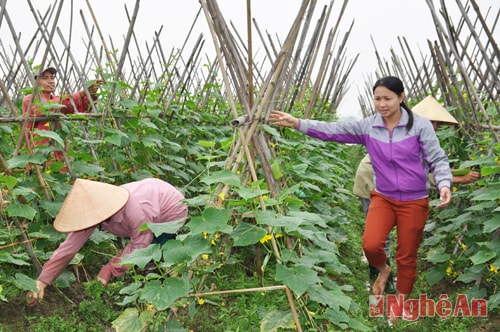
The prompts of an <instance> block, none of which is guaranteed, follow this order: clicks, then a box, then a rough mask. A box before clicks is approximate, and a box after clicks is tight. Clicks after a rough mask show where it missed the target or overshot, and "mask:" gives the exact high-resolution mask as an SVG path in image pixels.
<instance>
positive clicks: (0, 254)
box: [0, 251, 31, 266]
mask: <svg viewBox="0 0 500 332" xmlns="http://www.w3.org/2000/svg"><path fill="white" fill-rule="evenodd" d="M0 262H4V263H10V264H14V265H18V266H27V265H28V266H29V265H31V264H30V263H28V262H27V261H25V260H22V259H18V258H16V257H14V256H13V255H12V254H10V253H9V252H6V251H0Z"/></svg>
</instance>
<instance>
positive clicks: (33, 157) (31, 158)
mask: <svg viewBox="0 0 500 332" xmlns="http://www.w3.org/2000/svg"><path fill="white" fill-rule="evenodd" d="M46 161H47V158H46V157H45V156H44V155H43V154H41V153H35V154H22V155H19V156H17V157H14V158H11V159H9V160H7V162H6V163H7V168H8V169H13V168H25V167H26V165H27V164H28V163H31V164H37V165H41V164H43V163H44V162H46Z"/></svg>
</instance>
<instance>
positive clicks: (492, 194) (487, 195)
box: [471, 188, 500, 202]
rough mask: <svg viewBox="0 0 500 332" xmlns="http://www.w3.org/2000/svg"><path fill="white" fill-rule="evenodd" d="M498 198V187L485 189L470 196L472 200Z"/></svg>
mask: <svg viewBox="0 0 500 332" xmlns="http://www.w3.org/2000/svg"><path fill="white" fill-rule="evenodd" d="M499 198H500V189H489V188H488V189H486V191H485V192H483V193H482V194H479V195H474V196H473V197H471V200H473V201H495V202H496V201H498V199H499Z"/></svg>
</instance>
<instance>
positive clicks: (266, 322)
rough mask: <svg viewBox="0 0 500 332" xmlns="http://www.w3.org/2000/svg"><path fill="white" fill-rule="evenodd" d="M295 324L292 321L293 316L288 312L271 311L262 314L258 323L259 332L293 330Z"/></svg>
mask: <svg viewBox="0 0 500 332" xmlns="http://www.w3.org/2000/svg"><path fill="white" fill-rule="evenodd" d="M296 328H297V327H296V326H295V322H294V320H293V315H292V312H291V311H290V310H288V311H281V310H272V311H268V312H266V313H265V314H264V317H262V319H261V321H260V331H261V332H277V331H282V330H280V329H285V330H295V329H296Z"/></svg>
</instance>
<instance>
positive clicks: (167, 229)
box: [139, 219, 185, 236]
mask: <svg viewBox="0 0 500 332" xmlns="http://www.w3.org/2000/svg"><path fill="white" fill-rule="evenodd" d="M184 222H185V220H184V219H180V220H176V221H169V222H162V223H157V224H156V223H144V224H143V225H142V226H141V227H139V231H144V230H147V229H150V230H151V231H152V232H153V234H154V235H155V236H160V235H161V234H163V233H167V234H175V233H177V232H178V231H179V229H180V228H181V227H182V225H184Z"/></svg>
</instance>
